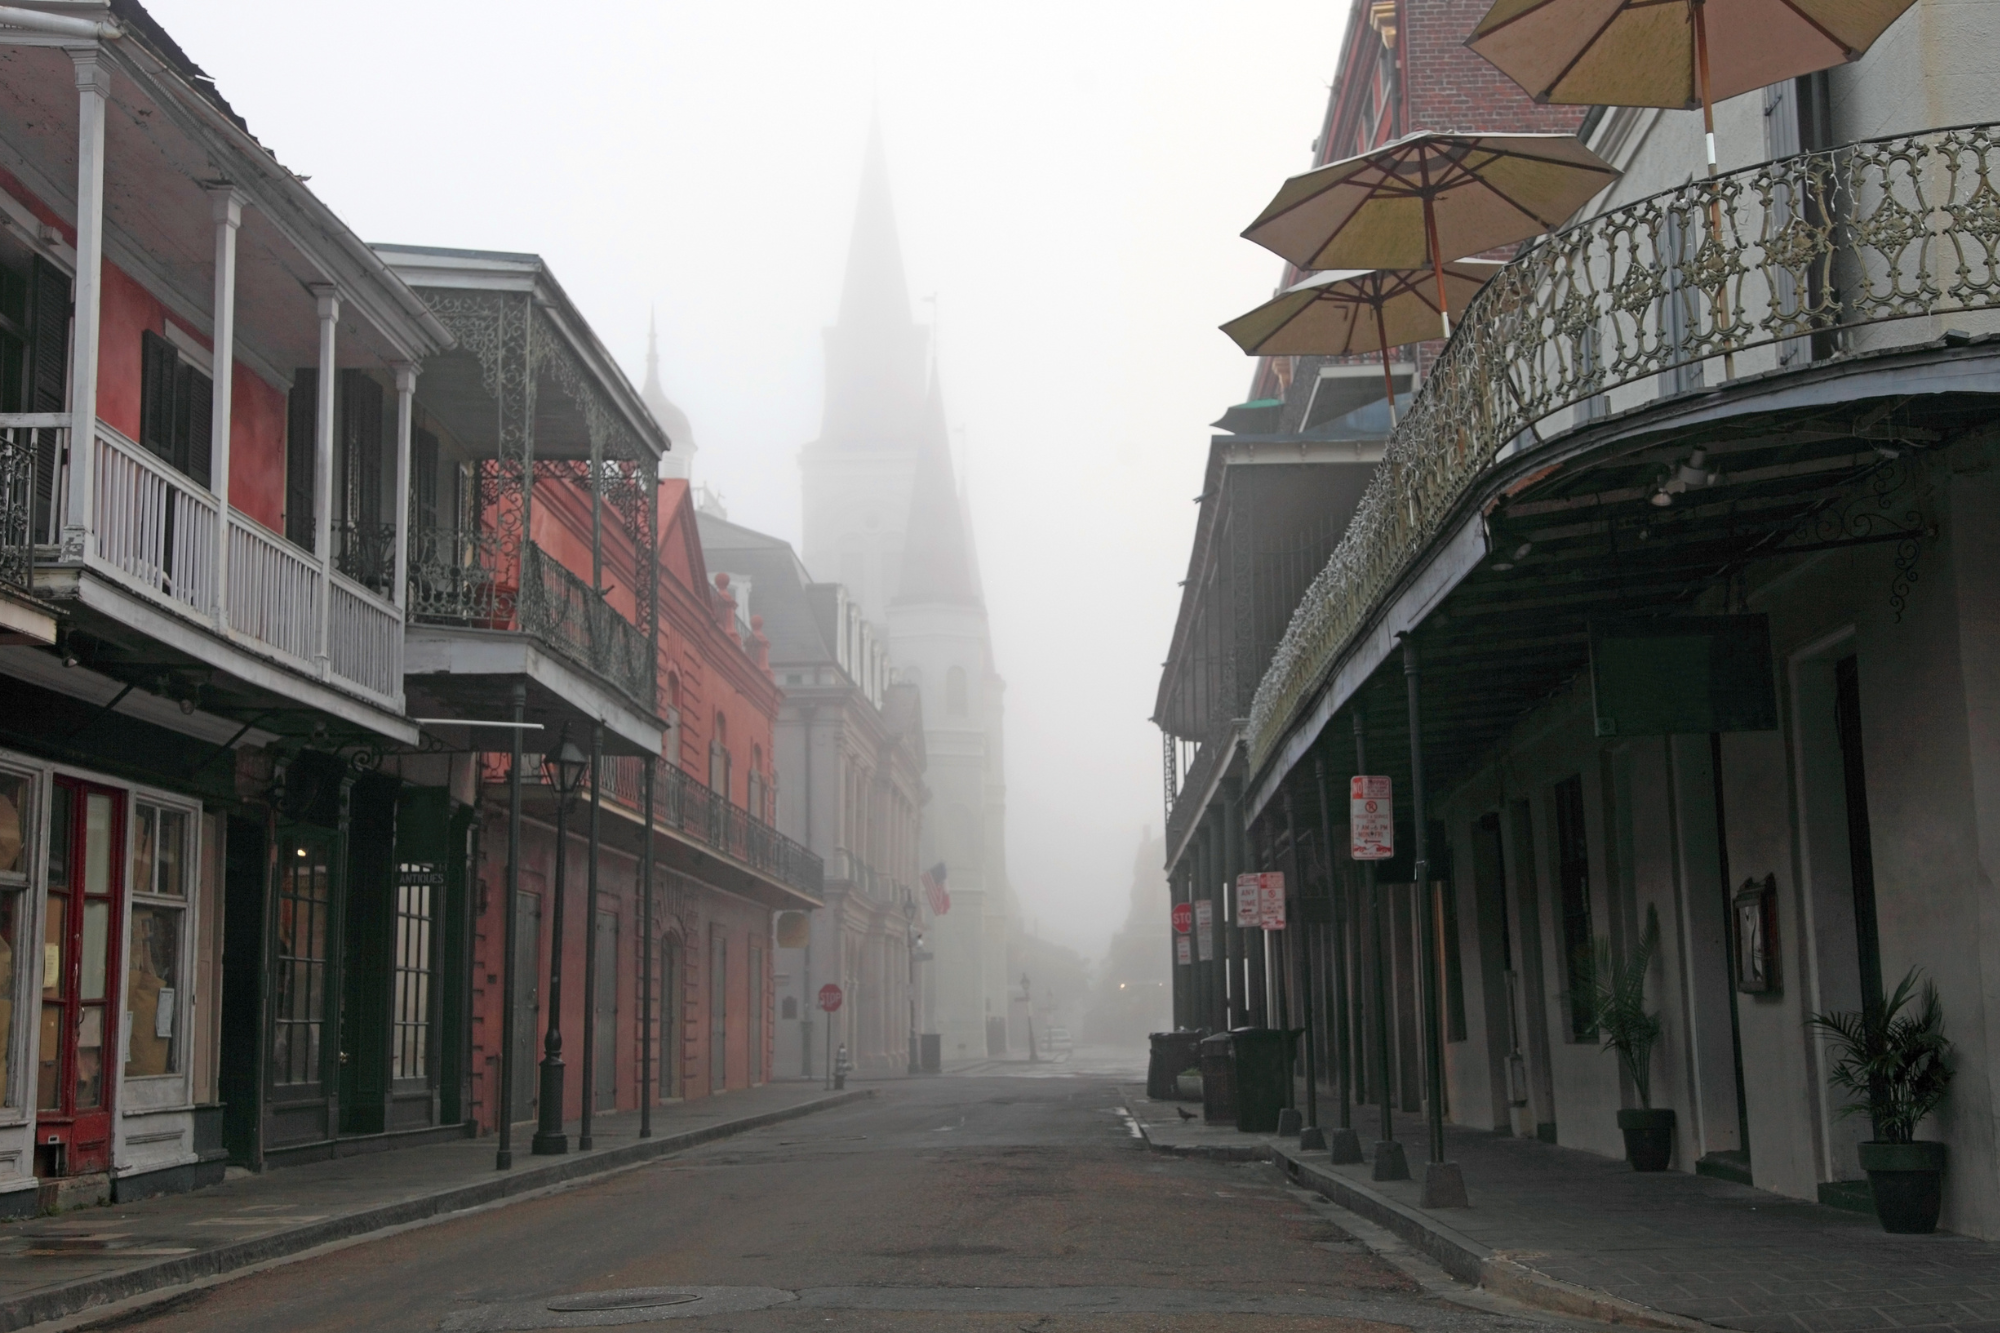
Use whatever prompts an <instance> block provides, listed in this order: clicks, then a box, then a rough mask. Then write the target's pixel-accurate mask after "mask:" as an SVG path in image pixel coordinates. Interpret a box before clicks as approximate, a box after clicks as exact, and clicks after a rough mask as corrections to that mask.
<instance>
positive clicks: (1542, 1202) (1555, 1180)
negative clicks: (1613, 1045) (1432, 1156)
mask: <svg viewBox="0 0 2000 1333" xmlns="http://www.w3.org/2000/svg"><path fill="white" fill-rule="evenodd" d="M1375 1115H1376V1113H1375V1111H1374V1110H1373V1109H1372V1108H1371V1109H1370V1110H1369V1111H1368V1113H1367V1115H1366V1116H1359V1115H1357V1117H1356V1121H1355V1123H1356V1125H1357V1126H1361V1125H1363V1124H1364V1123H1365V1125H1366V1126H1367V1128H1366V1129H1364V1131H1363V1133H1362V1140H1363V1147H1364V1150H1365V1151H1368V1152H1371V1153H1372V1151H1373V1148H1372V1144H1371V1142H1370V1141H1371V1140H1372V1139H1373V1138H1374V1126H1375V1125H1376V1123H1377V1122H1376V1121H1375V1118H1374V1117H1375ZM1396 1132H1397V1135H1398V1137H1400V1138H1401V1139H1402V1140H1403V1143H1404V1145H1405V1150H1406V1152H1407V1154H1408V1157H1409V1162H1410V1167H1411V1170H1412V1172H1413V1173H1414V1174H1415V1175H1417V1176H1418V1177H1421V1176H1422V1174H1423V1169H1424V1163H1425V1161H1426V1160H1427V1159H1428V1153H1429V1138H1428V1135H1427V1133H1426V1131H1425V1126H1424V1123H1423V1121H1422V1119H1421V1118H1420V1117H1417V1116H1398V1117H1397V1118H1396ZM1239 1137H1242V1138H1250V1137H1251V1136H1249V1135H1242V1136H1239ZM1445 1143H1446V1148H1447V1156H1448V1157H1449V1158H1450V1159H1451V1160H1452V1161H1455V1162H1457V1163H1458V1164H1459V1166H1460V1167H1461V1168H1462V1170H1463V1171H1464V1174H1465V1185H1466V1191H1467V1193H1468V1194H1469V1196H1470V1198H1471V1202H1472V1206H1471V1207H1470V1208H1454V1209H1439V1210H1436V1211H1435V1212H1425V1211H1424V1210H1422V1209H1420V1208H1418V1207H1417V1200H1418V1196H1419V1189H1420V1187H1419V1185H1418V1183H1417V1182H1415V1181H1404V1182H1396V1183H1383V1184H1377V1183H1375V1182H1373V1181H1371V1180H1370V1179H1369V1167H1368V1166H1367V1165H1365V1164H1364V1165H1361V1166H1339V1167H1336V1166H1332V1165H1331V1164H1330V1163H1329V1162H1328V1161H1327V1157H1326V1154H1325V1153H1321V1152H1315V1153H1303V1154H1302V1153H1300V1152H1299V1151H1298V1148H1297V1144H1296V1141H1294V1142H1293V1143H1292V1144H1290V1145H1289V1146H1285V1147H1284V1148H1283V1151H1284V1152H1285V1154H1286V1155H1288V1156H1291V1157H1293V1158H1296V1159H1297V1160H1299V1161H1300V1162H1301V1163H1304V1164H1307V1165H1310V1166H1311V1167H1312V1168H1313V1170H1314V1171H1316V1172H1330V1173H1333V1174H1335V1175H1337V1176H1339V1177H1340V1178H1341V1179H1342V1180H1344V1181H1346V1182H1349V1183H1350V1184H1351V1185H1352V1186H1353V1187H1354V1188H1356V1189H1358V1190H1362V1191H1367V1192H1372V1193H1374V1194H1375V1195H1377V1196H1379V1197H1381V1198H1384V1199H1386V1200H1389V1201H1391V1202H1393V1203H1394V1204H1395V1205H1396V1207H1397V1209H1398V1211H1400V1212H1401V1213H1402V1214H1403V1215H1405V1218H1406V1219H1408V1220H1410V1221H1414V1222H1417V1223H1419V1224H1423V1225H1427V1226H1429V1227H1430V1228H1432V1229H1433V1231H1434V1233H1435V1234H1434V1240H1444V1239H1450V1238H1453V1237H1456V1238H1462V1239H1461V1240H1453V1241H1452V1243H1454V1244H1458V1245H1460V1247H1461V1248H1464V1249H1467V1250H1468V1251H1470V1250H1476V1249H1481V1248H1483V1249H1485V1250H1486V1251H1488V1252H1490V1254H1491V1255H1492V1256H1494V1257H1497V1258H1500V1259H1503V1260H1513V1261H1514V1262H1516V1263H1518V1264H1520V1265H1523V1266H1525V1267H1526V1268H1528V1269H1531V1270H1533V1271H1534V1272H1536V1273H1540V1274H1545V1275H1547V1276H1548V1277H1552V1278H1555V1279H1557V1280H1558V1281H1560V1282H1564V1283H1571V1284H1575V1285H1576V1286H1579V1287H1583V1288H1589V1289H1594V1290H1595V1291H1599V1292H1604V1293H1607V1294H1609V1295H1611V1296H1613V1297H1615V1298H1617V1299H1619V1300H1622V1301H1628V1302H1631V1303H1634V1304H1636V1305H1640V1306H1645V1307H1648V1308H1650V1309H1652V1310H1658V1311H1665V1312H1667V1313H1669V1314H1672V1315H1678V1316H1681V1317H1684V1318H1689V1319H1697V1320H1702V1321H1704V1322H1707V1323H1711V1324H1718V1325H1721V1326H1723V1327H1726V1328H1736V1329H1745V1330H1750V1331H1751V1333H1865V1331H1867V1330H1876V1329H1896V1330H1903V1331H1906V1333H1907V1331H1910V1330H1922V1331H1923V1333H1946V1330H1950V1331H1951V1333H2000V1245H1995V1244H1991V1243H1988V1242H1984V1241H1977V1240H1970V1239H1967V1238H1965V1237H1961V1236H1951V1235H1943V1234H1940V1235H1935V1236H1892V1235H1889V1234H1888V1233H1886V1232H1884V1231H1883V1230H1882V1229H1881V1227H1880V1226H1879V1225H1878V1224H1877V1223H1876V1222H1875V1220H1874V1219H1873V1218H1870V1217H1864V1216H1861V1215H1859V1214H1856V1213H1849V1212H1842V1211H1839V1210H1837V1209H1833V1208H1827V1207H1823V1206H1821V1205H1819V1204H1813V1203H1802V1202H1800V1201H1798V1200H1795V1199H1788V1198H1785V1197H1783V1196H1781V1195H1776V1194H1770V1193H1766V1192H1765V1191H1763V1190H1757V1189H1752V1188H1750V1187H1748V1186H1746V1185H1734V1184H1730V1183H1728V1182H1727V1181H1721V1180H1712V1179H1708V1178H1706V1177H1701V1176H1693V1175H1686V1174H1683V1173H1681V1172H1677V1171H1676V1172H1664V1173H1660V1174H1643V1175H1642V1174H1640V1173H1638V1172H1635V1171H1633V1170H1632V1169H1631V1168H1629V1167H1628V1166H1626V1165H1625V1164H1624V1163H1623V1162H1619V1161H1613V1160H1611V1159H1608V1158H1604V1157H1599V1156H1596V1155H1595V1154H1592V1153H1585V1152H1579V1151H1576V1150H1574V1149H1568V1148H1556V1147H1551V1146H1549V1145H1547V1144H1543V1143H1539V1142H1536V1141H1533V1140H1528V1139H1517V1138H1500V1137H1496V1136H1494V1135H1491V1134H1487V1133H1483V1132H1479V1131H1474V1130H1458V1129H1447V1130H1446V1134H1445ZM1398 1229H1400V1228H1398ZM1447 1266H1448V1267H1449V1266H1451V1265H1449V1264H1448V1265H1447Z"/></svg>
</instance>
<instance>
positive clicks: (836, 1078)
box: [833, 1041, 854, 1092]
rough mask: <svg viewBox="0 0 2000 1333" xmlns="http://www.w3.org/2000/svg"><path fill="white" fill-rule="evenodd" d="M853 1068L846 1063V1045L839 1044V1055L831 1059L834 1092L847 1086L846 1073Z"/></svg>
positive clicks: (844, 1043)
mask: <svg viewBox="0 0 2000 1333" xmlns="http://www.w3.org/2000/svg"><path fill="white" fill-rule="evenodd" d="M853 1067H854V1066H852V1065H850V1064H849V1063H848V1062H847V1043H846V1042H844V1041H843V1042H842V1043H840V1054H838V1055H836V1056H834V1057H833V1087H834V1091H836V1092H838V1091H839V1090H840V1089H842V1088H845V1087H846V1086H847V1071H848V1070H850V1069H852V1068H853Z"/></svg>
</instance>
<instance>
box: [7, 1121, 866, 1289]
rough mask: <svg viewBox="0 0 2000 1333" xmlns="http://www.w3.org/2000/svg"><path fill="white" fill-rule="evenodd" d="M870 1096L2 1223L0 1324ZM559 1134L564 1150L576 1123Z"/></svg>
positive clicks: (471, 1143)
mask: <svg viewBox="0 0 2000 1333" xmlns="http://www.w3.org/2000/svg"><path fill="white" fill-rule="evenodd" d="M872 1095H873V1093H872V1092H870V1091H868V1090H866V1089H849V1090H848V1091H846V1092H841V1093H828V1092H825V1091H823V1090H822V1089H821V1087H820V1085H819V1084H818V1083H816V1082H794V1083H776V1084H769V1085H766V1086H765V1087H761V1088H756V1089H752V1090H750V1091H747V1092H732V1093H729V1094H727V1095H725V1096H721V1097H714V1098H704V1099H702V1100H699V1101H692V1102H683V1103H678V1104H674V1105H670V1106H664V1107H656V1108H654V1110H653V1135H652V1137H651V1138H649V1139H641V1138H639V1137H638V1131H639V1117H638V1115H637V1114H636V1113H628V1114H622V1115H600V1116H598V1117H596V1123H595V1124H594V1125H593V1126H592V1129H593V1135H592V1137H593V1141H594V1144H593V1147H592V1150H591V1151H590V1152H587V1153H582V1152H575V1151H572V1152H570V1153H568V1154H566V1155H564V1156H559V1157H535V1156H531V1155H530V1154H529V1152H528V1138H529V1135H528V1134H527V1133H526V1132H525V1131H523V1132H520V1133H517V1134H516V1136H515V1145H514V1146H515V1157H514V1166H513V1168H512V1169H511V1170H509V1171H504V1172H503V1171H497V1170H495V1169H494V1165H493V1160H494V1159H493V1154H494V1149H495V1147H496V1146H497V1140H495V1139H494V1138H491V1137H487V1138H478V1139H458V1140H453V1141H451V1142H448V1143H438V1144H431V1145H428V1146H425V1147H421V1148H406V1149H402V1150H400V1151H394V1152H380V1153H371V1154H367V1155H365V1156H358V1157H347V1158H342V1159H340V1160H337V1161H332V1162H319V1163H315V1164H313V1165H310V1166H296V1167H289V1168H286V1169H284V1170H279V1171H271V1172H267V1173H265V1174H264V1175H249V1174H247V1173H240V1172H235V1171H232V1172H231V1173H230V1176H231V1178H230V1179H229V1180H227V1181H225V1182H224V1183H223V1184H221V1185H218V1186H216V1187H214V1188H213V1189H206V1190H199V1191H196V1192H194V1193H191V1194H178V1195H171V1196H168V1197H165V1198H158V1199H146V1200H143V1201H141V1202H138V1203H129V1204H116V1205H112V1206H110V1207H103V1208H85V1209H80V1210H78V1211H75V1212H70V1213H64V1214H61V1215H60V1216H57V1217H48V1218H40V1219H35V1220H32V1221H24V1222H19V1223H13V1224H9V1225H5V1226H0V1329H16V1328H25V1327H28V1326H29V1325H31V1324H34V1323H39V1322H42V1321H45V1320H49V1319H56V1318H61V1317H63V1316H66V1315H69V1314H73V1313H76V1312H77V1311H80V1310H84V1309H87V1308H90V1307H92V1306H97V1305H103V1304H106V1303H109V1302H111V1301H117V1300H122V1299H124V1298H126V1297H129V1296H134V1295H138V1294H141V1293H143V1292H147V1291H154V1290H158V1289H160V1288H162V1287H168V1286H174V1285H177V1284H179V1283H183V1282H188V1281H194V1280H198V1279H201V1278H206V1277H212V1276H214V1275H216V1274H219V1273H227V1272H232V1271H235V1270H237V1269H240V1268H244V1267H247V1266H248V1265H251V1264H256V1263H261V1262H263V1261H265V1260H268V1259H273V1258H278V1257H281V1256H284V1255H287V1254H296V1253H299V1252H300V1251H303V1250H307V1249H311V1248H313V1247H315V1246H318V1245H324V1244H326V1243H328V1242H330V1241H335V1240H342V1239H346V1238H349V1237H353V1236H360V1235H366V1234H368V1233H370V1232H374V1231H380V1230H383V1229H384V1228H388V1227H394V1226H400V1225H403V1224H405V1223H409V1222H414V1221H420V1220H422V1219H424V1218H427V1217H433V1216H436V1215H438V1214H440V1213H449V1212H456V1211H459V1210H461V1209H465V1208H472V1207H478V1206H479V1205H481V1204H485V1203H491V1202H493V1201H495V1200H498V1199H503V1198H506V1197H508V1196H510V1195H516V1194H524V1193H528V1192H530V1191H533V1190H538V1189H544V1188H547V1187H549V1186H551V1185H557V1184H561V1183H562V1182H564V1181H566V1180H575V1179H578V1178H580V1177H584V1176H590V1175H595V1174H599V1173H602V1172H605V1171H612V1170H617V1169H618V1168H620V1167H622V1166H625V1165H627V1164H630V1163H635V1162H640V1161H645V1160H648V1159H650V1158H652V1157H656V1156H661V1155H664V1154H666V1153H670V1152H675V1151H679V1150H681V1149H685V1148H689V1147H693V1146H695V1145H696V1144H698V1143H702V1142H706V1141H707V1140H709V1139H713V1138H719V1137H722V1136H724V1135H728V1134H733V1133H738V1132H741V1131H743V1130H747V1129H754V1128H757V1127H758V1126H760V1125H765V1124H770V1123H773V1122H774V1121H779V1120H786V1119H790V1118H792V1117H795V1116H800V1115H809V1114H811V1113H812V1112H813V1111H815V1110H820V1109H824V1108H825V1107H828V1106H834V1105H840V1104H842V1103H845V1102H848V1101H853V1100H856V1099H859V1098H864V1097H869V1096H872ZM569 1129H570V1137H571V1142H572V1144H573V1143H574V1142H575V1137H576V1130H577V1126H576V1124H575V1123H574V1122H572V1123H571V1125H570V1126H569Z"/></svg>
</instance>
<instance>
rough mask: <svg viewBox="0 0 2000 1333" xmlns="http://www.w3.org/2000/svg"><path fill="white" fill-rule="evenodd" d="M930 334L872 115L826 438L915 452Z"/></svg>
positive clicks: (831, 351)
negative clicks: (917, 301)
mask: <svg viewBox="0 0 2000 1333" xmlns="http://www.w3.org/2000/svg"><path fill="white" fill-rule="evenodd" d="M926 342H927V338H926V331H925V329H924V328H923V326H922V325H920V324H918V323H917V322H916V320H915V319H913V318H912V317H911V314H910V284H909V279H908V277H907V276H906V275H905V274H904V271H903V247H902V241H901V239H900V237H899V236H898V234H897V229H896V211H895V205H894V202H893V200H892V199H891V197H890V193H889V162H888V154H887V151H886V150H885V148H884V147H883V141H882V121H881V118H880V117H879V116H876V117H873V118H871V120H870V121H869V126H868V145H867V149H866V151H865V153H864V154H863V157H862V164H861V190H860V195H859V197H858V199H857V201H856V203H855V208H854V231H853V233H852V234H851V236H850V237H849V239H848V246H847V273H846V276H845V277H844V279H843V280H842V283H841V291H840V313H839V317H838V319H837V320H836V321H835V323H834V325H833V327H832V328H830V329H828V330H827V331H826V403H825V408H824V413H823V416H822V418H821V422H820V440H821V442H822V443H824V444H827V445H831V446H833V447H835V448H843V449H864V450H869V451H876V452H914V451H915V449H916V447H917V435H918V432H919V431H920V429H921V421H922V413H923V395H924V361H925V347H926Z"/></svg>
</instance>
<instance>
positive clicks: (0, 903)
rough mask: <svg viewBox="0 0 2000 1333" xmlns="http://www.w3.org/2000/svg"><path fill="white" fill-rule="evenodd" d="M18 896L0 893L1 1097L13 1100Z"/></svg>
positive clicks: (19, 915)
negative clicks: (15, 954) (15, 947)
mask: <svg viewBox="0 0 2000 1333" xmlns="http://www.w3.org/2000/svg"><path fill="white" fill-rule="evenodd" d="M20 920H21V895H20V894H19V893H0V1053H4V1054H0V1098H4V1099H5V1100H7V1101H8V1102H12V1100H13V1097H14V1091H13V1090H14V982H15V979H16V975H17V974H16V972H15V970H14V946H15V940H16V936H15V930H16V928H17V926H18V925H19V924H20Z"/></svg>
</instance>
